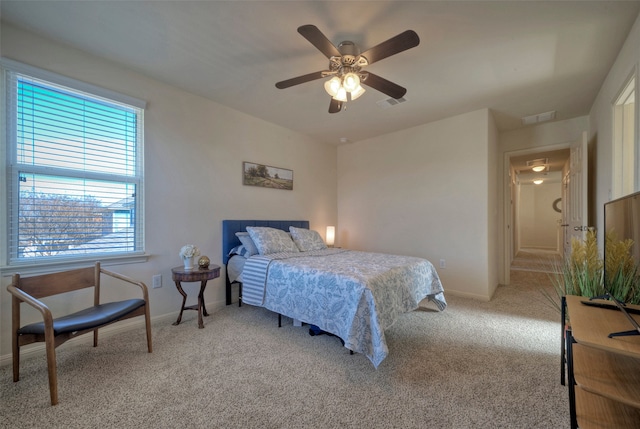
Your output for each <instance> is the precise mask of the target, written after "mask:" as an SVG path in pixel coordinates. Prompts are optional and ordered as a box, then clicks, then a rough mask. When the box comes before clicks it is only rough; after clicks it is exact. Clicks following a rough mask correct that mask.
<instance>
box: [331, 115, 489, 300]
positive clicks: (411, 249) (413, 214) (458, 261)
mask: <svg viewBox="0 0 640 429" xmlns="http://www.w3.org/2000/svg"><path fill="white" fill-rule="evenodd" d="M495 135H496V131H495V127H494V125H493V121H492V118H491V116H490V115H489V112H488V110H487V109H483V110H478V111H475V112H471V113H467V114H464V115H460V116H455V117H452V118H448V119H444V120H442V121H438V122H433V123H429V124H426V125H422V126H418V127H414V128H410V129H407V130H403V131H399V132H396V133H392V134H388V135H385V136H381V137H377V138H373V139H369V140H366V141H361V142H357V143H352V144H349V145H344V146H341V147H339V149H338V215H339V221H340V223H339V225H338V231H337V237H338V238H337V245H339V246H343V247H348V248H354V249H362V250H368V251H381V252H382V251H383V252H391V253H399V254H404V255H413V256H419V257H423V258H427V259H429V260H431V261H432V262H433V264H434V265H435V266H436V268H437V270H438V273H439V275H440V277H441V279H442V282H443V284H444V286H445V290H446V291H447V292H449V293H458V294H464V295H468V296H473V297H476V298H481V299H489V298H490V296H491V295H492V293H493V290H494V288H495V286H496V284H497V280H496V268H495V267H496V260H495V251H493V250H491V249H493V246H495V244H494V242H495V237H489V235H490V234H491V235H494V233H493V231H495V230H496V228H495V226H494V224H495V222H496V209H495V205H491V206H490V201H495V193H496V192H495V189H496V186H495V182H496V176H495V170H491V171H490V168H489V166H490V165H491V164H493V162H494V161H493V160H494V159H495V156H496V153H495V147H496V146H497V142H496V138H495ZM490 241H491V242H490ZM490 253H491V254H490ZM441 259H444V260H445V261H446V268H445V269H442V268H440V260H441Z"/></svg>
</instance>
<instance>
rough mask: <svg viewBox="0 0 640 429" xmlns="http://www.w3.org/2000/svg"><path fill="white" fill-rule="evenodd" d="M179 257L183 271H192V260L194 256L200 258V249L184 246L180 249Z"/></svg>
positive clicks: (188, 245)
mask: <svg viewBox="0 0 640 429" xmlns="http://www.w3.org/2000/svg"><path fill="white" fill-rule="evenodd" d="M179 254H180V257H181V258H182V262H183V263H184V269H185V270H192V269H193V267H194V260H195V258H196V256H200V249H198V248H197V247H196V246H194V245H193V244H185V245H184V246H182V248H181V249H180V253H179Z"/></svg>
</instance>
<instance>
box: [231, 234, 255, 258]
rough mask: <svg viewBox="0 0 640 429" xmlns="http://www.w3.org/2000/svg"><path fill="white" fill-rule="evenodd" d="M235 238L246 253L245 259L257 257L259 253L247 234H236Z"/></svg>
mask: <svg viewBox="0 0 640 429" xmlns="http://www.w3.org/2000/svg"><path fill="white" fill-rule="evenodd" d="M236 237H238V239H239V240H240V243H242V245H243V246H244V248H245V249H246V251H247V254H246V255H245V257H247V258H248V257H249V256H253V255H257V254H258V253H259V252H258V248H257V247H256V245H255V243H254V242H253V240H252V239H251V236H249V233H248V232H236Z"/></svg>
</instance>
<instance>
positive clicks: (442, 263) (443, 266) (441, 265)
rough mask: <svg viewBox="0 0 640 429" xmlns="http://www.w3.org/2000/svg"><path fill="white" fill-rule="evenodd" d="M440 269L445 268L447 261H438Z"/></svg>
mask: <svg viewBox="0 0 640 429" xmlns="http://www.w3.org/2000/svg"><path fill="white" fill-rule="evenodd" d="M440 268H447V261H445V260H444V259H440Z"/></svg>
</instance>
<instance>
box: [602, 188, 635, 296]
mask: <svg viewBox="0 0 640 429" xmlns="http://www.w3.org/2000/svg"><path fill="white" fill-rule="evenodd" d="M604 233H605V248H604V285H605V289H606V290H607V292H609V293H611V294H612V295H613V296H614V297H616V298H617V299H619V300H621V301H623V302H627V303H628V302H630V301H637V300H638V299H640V292H639V291H638V288H639V287H640V285H638V284H637V281H638V267H640V192H636V193H634V194H631V195H627V196H625V197H622V198H618V199H616V200H613V201H610V202H608V203H605V205H604ZM632 282H633V284H631V283H632ZM630 289H631V290H630ZM633 290H635V291H636V296H630V294H633ZM618 293H620V294H623V293H626V295H624V296H623V295H618ZM636 303H638V302H636Z"/></svg>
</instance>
